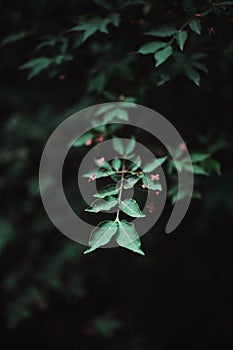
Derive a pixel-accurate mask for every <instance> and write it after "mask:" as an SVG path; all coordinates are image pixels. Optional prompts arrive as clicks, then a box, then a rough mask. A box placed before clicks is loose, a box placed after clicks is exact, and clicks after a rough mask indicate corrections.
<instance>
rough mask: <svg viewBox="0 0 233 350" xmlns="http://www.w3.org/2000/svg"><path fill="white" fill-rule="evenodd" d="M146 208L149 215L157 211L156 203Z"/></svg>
mask: <svg viewBox="0 0 233 350" xmlns="http://www.w3.org/2000/svg"><path fill="white" fill-rule="evenodd" d="M146 208H147V209H148V211H149V213H150V214H152V213H154V211H155V206H154V203H149V204H148V205H147V206H146Z"/></svg>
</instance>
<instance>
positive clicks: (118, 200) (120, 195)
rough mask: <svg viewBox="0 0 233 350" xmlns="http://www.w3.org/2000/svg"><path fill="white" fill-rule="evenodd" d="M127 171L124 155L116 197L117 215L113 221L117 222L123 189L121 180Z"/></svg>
mask: <svg viewBox="0 0 233 350" xmlns="http://www.w3.org/2000/svg"><path fill="white" fill-rule="evenodd" d="M126 172H127V171H126V170H125V162H124V157H123V165H122V171H121V179H120V191H119V194H118V197H117V202H118V208H117V215H116V219H115V222H119V214H120V202H121V197H122V191H123V181H124V174H125V173H126Z"/></svg>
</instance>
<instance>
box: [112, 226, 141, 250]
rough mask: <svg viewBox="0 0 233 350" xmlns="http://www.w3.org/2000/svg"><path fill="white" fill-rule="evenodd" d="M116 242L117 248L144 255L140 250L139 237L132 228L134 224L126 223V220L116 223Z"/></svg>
mask: <svg viewBox="0 0 233 350" xmlns="http://www.w3.org/2000/svg"><path fill="white" fill-rule="evenodd" d="M116 242H117V243H118V244H119V246H121V247H123V248H126V249H129V250H132V251H133V252H135V253H138V254H141V255H145V253H144V252H143V251H142V250H141V248H140V247H141V241H140V237H139V235H138V233H137V231H136V229H135V227H134V224H133V223H131V222H127V221H126V220H121V221H120V222H119V223H118V233H117V236H116Z"/></svg>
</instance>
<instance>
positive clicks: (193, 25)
mask: <svg viewBox="0 0 233 350" xmlns="http://www.w3.org/2000/svg"><path fill="white" fill-rule="evenodd" d="M189 28H190V29H191V30H192V31H193V32H195V33H196V34H199V35H200V34H201V21H200V19H198V18H197V19H193V20H192V21H191V22H190V23H189Z"/></svg>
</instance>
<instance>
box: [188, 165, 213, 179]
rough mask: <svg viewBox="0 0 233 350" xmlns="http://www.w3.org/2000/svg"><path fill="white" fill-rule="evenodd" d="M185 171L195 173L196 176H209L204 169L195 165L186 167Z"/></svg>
mask: <svg viewBox="0 0 233 350" xmlns="http://www.w3.org/2000/svg"><path fill="white" fill-rule="evenodd" d="M184 169H185V170H186V171H189V172H193V173H194V174H196V175H206V176H208V175H209V174H208V172H207V171H205V170H204V169H203V168H201V167H200V166H199V165H196V164H194V165H193V166H189V165H184Z"/></svg>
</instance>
